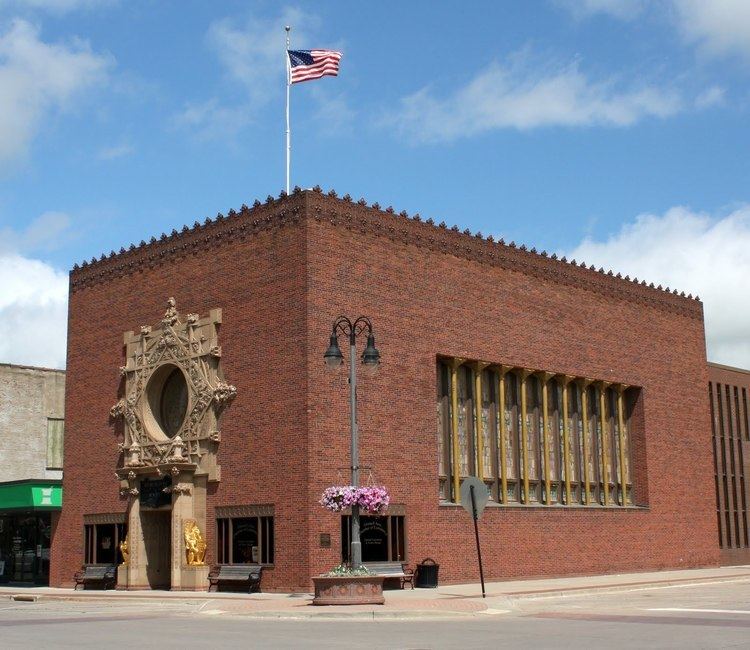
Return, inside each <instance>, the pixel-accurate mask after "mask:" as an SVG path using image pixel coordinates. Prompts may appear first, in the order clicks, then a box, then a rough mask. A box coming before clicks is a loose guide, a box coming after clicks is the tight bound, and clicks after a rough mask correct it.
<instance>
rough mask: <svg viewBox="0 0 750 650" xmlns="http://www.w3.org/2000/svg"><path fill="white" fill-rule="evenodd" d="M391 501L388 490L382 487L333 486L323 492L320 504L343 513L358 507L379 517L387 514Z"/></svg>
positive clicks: (327, 508) (332, 510)
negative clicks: (352, 507)
mask: <svg viewBox="0 0 750 650" xmlns="http://www.w3.org/2000/svg"><path fill="white" fill-rule="evenodd" d="M390 501H391V497H390V496H389V494H388V490H386V489H385V487H384V486H382V485H366V486H364V487H354V486H353V485H332V486H331V487H327V488H326V489H325V490H324V491H323V495H322V496H321V497H320V501H319V503H320V505H322V506H323V507H324V508H325V509H326V510H330V511H331V512H341V511H343V510H346V509H347V508H350V507H351V506H354V505H357V506H359V507H360V508H361V509H362V510H363V511H364V512H367V513H369V514H371V515H379V514H382V513H383V512H385V510H386V509H387V508H388V504H389V503H390Z"/></svg>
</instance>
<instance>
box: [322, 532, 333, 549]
mask: <svg viewBox="0 0 750 650" xmlns="http://www.w3.org/2000/svg"><path fill="white" fill-rule="evenodd" d="M320 548H331V535H330V534H329V533H320Z"/></svg>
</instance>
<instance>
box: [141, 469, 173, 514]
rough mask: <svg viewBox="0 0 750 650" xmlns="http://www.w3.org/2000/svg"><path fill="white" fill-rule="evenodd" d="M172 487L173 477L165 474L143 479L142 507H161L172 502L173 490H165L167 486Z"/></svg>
mask: <svg viewBox="0 0 750 650" xmlns="http://www.w3.org/2000/svg"><path fill="white" fill-rule="evenodd" d="M170 487H172V477H171V476H164V477H163V478H159V479H154V478H145V479H143V480H142V481H141V489H140V492H141V507H142V508H160V507H161V506H168V505H169V504H170V503H172V493H171V491H168V492H165V491H164V489H165V488H170Z"/></svg>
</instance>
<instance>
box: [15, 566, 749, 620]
mask: <svg viewBox="0 0 750 650" xmlns="http://www.w3.org/2000/svg"><path fill="white" fill-rule="evenodd" d="M749 581H750V573H742V574H733V575H726V576H712V577H705V578H681V579H674V580H659V581H648V582H646V581H644V582H637V583H624V584H623V583H621V584H614V585H612V584H610V585H597V586H587V587H569V588H560V589H545V590H534V591H531V590H530V591H517V592H506V593H498V594H488V598H487V602H486V607H485V609H483V610H479V611H455V610H450V609H442V610H441V609H437V608H436V609H430V610H409V609H389V610H381V611H378V610H371V611H357V612H345V611H334V612H332V611H330V610H326V608H315V607H312V606H309V607H306V608H305V609H304V610H302V611H300V610H299V609H298V610H296V611H289V610H261V611H246V612H242V611H236V610H232V609H229V610H224V609H222V604H223V603H227V604H228V603H232V604H234V603H237V602H238V601H239V602H250V601H252V600H256V602H257V600H258V599H257V598H256V599H253V597H252V596H249V597H248V596H244V595H243V596H238V597H231V596H230V597H226V596H225V597H223V598H212V597H211V596H210V595H209V594H208V593H206V594H205V595H204V594H202V593H200V595H199V594H195V595H190V596H187V595H186V596H185V597H180V596H174V597H168V598H164V597H159V596H151V595H141V594H138V595H135V594H134V595H124V594H123V595H118V596H108V595H102V593H101V592H89V593H86V594H84V593H83V592H76V593H70V594H45V593H38V592H36V593H34V592H31V593H24V592H15V591H14V592H10V591H8V592H0V598H3V597H5V596H7V598H8V600H12V601H21V602H34V603H36V602H55V601H58V602H92V601H98V602H99V603H103V602H106V603H109V604H111V605H115V604H116V603H117V602H121V603H127V602H152V603H153V602H158V603H159V604H163V605H166V604H169V603H173V604H175V605H177V604H192V605H194V606H196V607H198V609H197V611H195V612H193V615H196V614H197V615H220V616H222V617H233V618H252V619H265V620H304V621H310V620H336V619H340V620H351V621H355V620H360V621H371V620H420V619H421V620H425V619H446V618H461V619H466V618H482V617H484V618H486V617H493V616H500V615H503V614H507V613H509V612H511V611H512V610H513V609H515V608H516V607H517V606H519V605H521V604H522V603H524V602H531V601H539V600H547V599H555V598H575V597H577V596H591V595H596V594H608V593H626V592H634V591H645V590H651V589H668V588H676V587H693V586H700V585H710V584H721V583H732V582H749ZM479 598H480V596H479V595H471V596H453V598H451V597H450V596H448V597H447V598H445V597H444V598H442V599H436V601H439V600H443V599H444V600H447V601H448V602H450V600H452V599H456V600H477V599H479ZM3 599H4V598H3ZM404 602H408V601H404ZM201 603H202V604H201ZM208 603H210V604H211V609H210V610H208V611H205V612H204V611H201V609H202V608H203V607H205V606H206V605H208ZM446 604H447V603H446ZM391 606H393V605H391Z"/></svg>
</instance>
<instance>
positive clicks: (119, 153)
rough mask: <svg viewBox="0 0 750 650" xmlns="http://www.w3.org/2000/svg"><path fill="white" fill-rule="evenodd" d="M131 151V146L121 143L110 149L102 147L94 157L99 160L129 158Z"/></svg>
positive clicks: (132, 149)
mask: <svg viewBox="0 0 750 650" xmlns="http://www.w3.org/2000/svg"><path fill="white" fill-rule="evenodd" d="M133 151H135V149H134V148H133V145H132V144H129V143H128V142H122V143H120V144H116V145H113V146H111V147H104V148H103V149H101V150H100V151H99V153H98V154H97V156H96V157H97V158H98V159H99V160H116V159H117V158H124V157H125V156H129V155H130V154H131V153H133Z"/></svg>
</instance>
